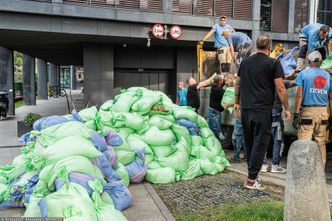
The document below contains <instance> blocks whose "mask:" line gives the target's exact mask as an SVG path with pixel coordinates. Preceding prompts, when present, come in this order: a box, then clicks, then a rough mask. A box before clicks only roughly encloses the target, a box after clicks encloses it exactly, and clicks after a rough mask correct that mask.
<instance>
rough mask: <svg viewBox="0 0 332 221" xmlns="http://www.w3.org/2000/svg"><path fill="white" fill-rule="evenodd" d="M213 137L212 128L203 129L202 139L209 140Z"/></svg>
mask: <svg viewBox="0 0 332 221" xmlns="http://www.w3.org/2000/svg"><path fill="white" fill-rule="evenodd" d="M211 136H214V133H213V132H212V130H211V129H210V128H208V127H204V128H201V137H202V138H208V137H211Z"/></svg>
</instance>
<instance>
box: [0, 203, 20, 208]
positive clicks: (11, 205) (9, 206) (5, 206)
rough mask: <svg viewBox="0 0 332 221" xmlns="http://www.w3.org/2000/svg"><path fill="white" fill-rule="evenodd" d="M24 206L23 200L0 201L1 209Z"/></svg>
mask: <svg viewBox="0 0 332 221" xmlns="http://www.w3.org/2000/svg"><path fill="white" fill-rule="evenodd" d="M21 207H23V203H22V202H21V201H18V202H14V201H3V202H2V203H0V209H7V208H21Z"/></svg>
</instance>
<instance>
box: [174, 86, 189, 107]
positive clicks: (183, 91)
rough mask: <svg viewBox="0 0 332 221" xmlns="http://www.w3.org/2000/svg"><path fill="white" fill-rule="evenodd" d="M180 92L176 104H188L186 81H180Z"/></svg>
mask: <svg viewBox="0 0 332 221" xmlns="http://www.w3.org/2000/svg"><path fill="white" fill-rule="evenodd" d="M178 88H179V90H178V93H177V97H176V104H178V105H179V106H187V91H188V90H187V88H185V87H184V83H183V82H182V81H179V82H178Z"/></svg>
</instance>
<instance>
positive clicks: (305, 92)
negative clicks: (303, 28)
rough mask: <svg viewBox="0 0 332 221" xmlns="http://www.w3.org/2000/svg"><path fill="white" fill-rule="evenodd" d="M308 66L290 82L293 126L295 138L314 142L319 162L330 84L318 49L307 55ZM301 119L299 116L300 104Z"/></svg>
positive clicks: (323, 152) (331, 93)
mask: <svg viewBox="0 0 332 221" xmlns="http://www.w3.org/2000/svg"><path fill="white" fill-rule="evenodd" d="M308 60H309V66H310V68H308V69H306V70H304V71H301V72H300V73H299V74H298V76H297V77H296V79H295V82H294V84H295V85H296V86H298V88H297V94H296V97H295V113H294V118H293V126H294V127H295V128H297V125H298V124H300V129H299V131H298V139H299V140H311V139H312V137H314V139H315V141H316V142H317V143H318V145H319V147H320V151H321V155H322V160H323V163H324V164H325V162H326V146H325V139H326V128H327V125H328V121H329V120H328V119H329V113H328V105H330V109H331V108H332V84H331V77H330V74H329V73H327V72H326V71H324V70H322V69H320V68H319V67H320V65H321V63H322V55H321V54H320V53H319V52H318V51H314V52H311V53H310V54H309V55H308ZM301 106H302V111H301V120H299V112H300V107H301ZM331 110H332V109H331Z"/></svg>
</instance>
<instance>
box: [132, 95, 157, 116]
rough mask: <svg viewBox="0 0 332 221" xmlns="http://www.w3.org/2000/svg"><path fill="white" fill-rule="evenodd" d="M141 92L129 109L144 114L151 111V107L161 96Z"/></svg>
mask: <svg viewBox="0 0 332 221" xmlns="http://www.w3.org/2000/svg"><path fill="white" fill-rule="evenodd" d="M143 94H144V95H143V97H142V98H141V99H139V100H138V101H137V102H136V103H134V104H133V106H132V107H131V109H132V110H133V111H136V112H140V113H141V114H143V115H144V114H147V113H149V112H150V111H151V108H152V107H153V106H154V105H155V104H157V103H158V102H159V101H160V99H161V97H160V95H155V94H147V95H145V93H143Z"/></svg>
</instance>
